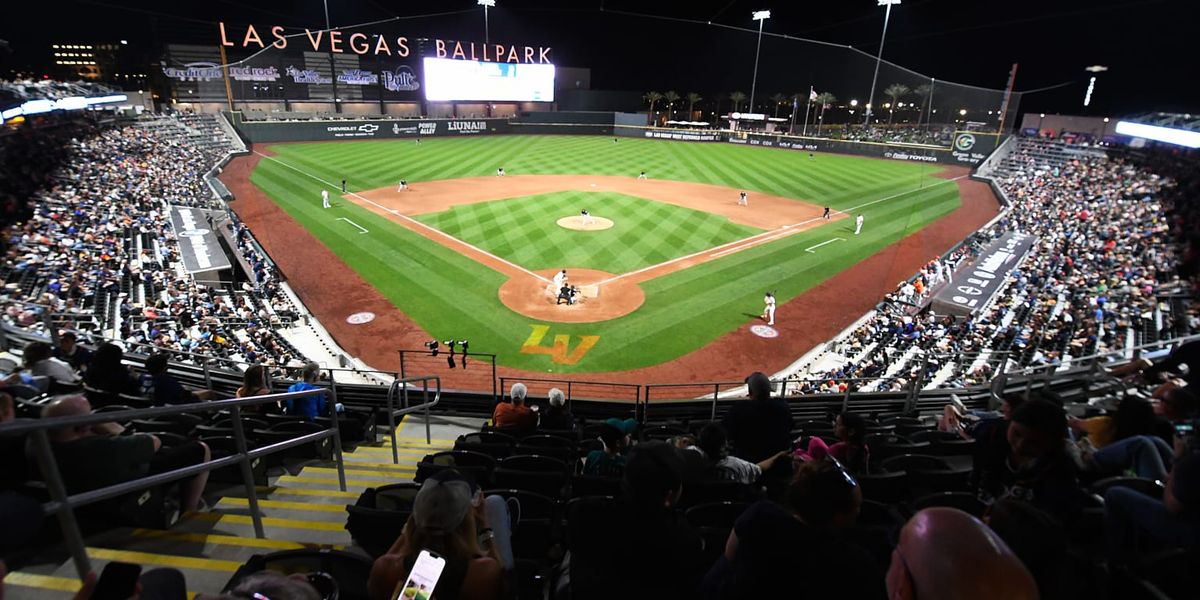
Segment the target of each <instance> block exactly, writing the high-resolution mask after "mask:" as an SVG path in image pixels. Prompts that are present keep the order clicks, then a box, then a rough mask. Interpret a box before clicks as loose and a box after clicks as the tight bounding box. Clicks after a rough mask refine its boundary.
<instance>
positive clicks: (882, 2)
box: [865, 0, 900, 127]
mask: <svg viewBox="0 0 1200 600" xmlns="http://www.w3.org/2000/svg"><path fill="white" fill-rule="evenodd" d="M878 2H879V6H884V7H887V8H886V9H885V11H884V13H883V34H882V35H880V36H879V55H878V56H876V57H875V75H874V76H872V77H871V95H870V96H869V97H867V111H866V113H867V118H866V121H865V124H866V125H867V126H868V127H869V126H870V125H871V109H872V108H875V82H876V81H878V80H879V63H881V62H883V41H884V40H885V39H887V26H888V19H890V18H891V16H892V5H893V4H900V0H878Z"/></svg>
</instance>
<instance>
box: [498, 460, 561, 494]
mask: <svg viewBox="0 0 1200 600" xmlns="http://www.w3.org/2000/svg"><path fill="white" fill-rule="evenodd" d="M492 480H493V482H494V485H495V487H497V488H501V489H511V490H523V491H527V492H535V493H538V494H541V495H543V496H547V497H549V498H559V497H561V496H562V491H563V488H564V487H566V484H567V475H566V473H564V472H562V471H557V472H549V471H541V472H539V471H522V470H518V469H509V468H506V467H505V466H504V465H503V461H501V465H500V466H499V467H497V468H496V470H495V471H493V472H492Z"/></svg>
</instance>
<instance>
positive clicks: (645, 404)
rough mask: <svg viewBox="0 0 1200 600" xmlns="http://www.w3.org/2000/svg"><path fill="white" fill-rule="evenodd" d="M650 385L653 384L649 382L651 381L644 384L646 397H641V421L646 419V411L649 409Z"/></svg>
mask: <svg viewBox="0 0 1200 600" xmlns="http://www.w3.org/2000/svg"><path fill="white" fill-rule="evenodd" d="M652 385H653V384H651V383H647V384H646V397H645V398H642V422H643V423H645V422H646V419H647V416H646V413H648V412H649V411H650V386H652Z"/></svg>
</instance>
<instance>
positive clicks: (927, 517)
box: [887, 507, 1038, 600]
mask: <svg viewBox="0 0 1200 600" xmlns="http://www.w3.org/2000/svg"><path fill="white" fill-rule="evenodd" d="M887 590H888V598H889V599H890V600H939V599H943V598H944V599H946V600H951V599H958V598H970V599H971V600H993V599H995V600H1000V599H1003V600H1034V599H1036V598H1037V597H1038V589H1037V584H1036V583H1035V582H1034V579H1033V577H1032V576H1031V575H1030V574H1029V570H1028V569H1026V568H1025V565H1023V564H1021V561H1020V559H1018V558H1017V556H1016V555H1014V554H1013V552H1012V550H1010V549H1009V548H1008V546H1007V545H1006V544H1005V543H1004V540H1002V539H1000V536H998V535H996V533H995V532H993V531H992V530H990V529H988V528H987V526H986V525H984V524H983V523H981V522H980V521H979V519H976V518H975V517H972V516H971V515H968V514H967V513H965V512H962V511H960V510H957V509H953V508H942V507H938V508H927V509H925V510H922V511H921V512H918V513H917V514H916V515H914V516H913V518H911V519H909V520H908V523H907V524H905V525H904V528H903V529H901V530H900V539H899V542H898V543H897V544H896V548H895V550H893V551H892V564H891V567H890V568H889V569H888V572H887Z"/></svg>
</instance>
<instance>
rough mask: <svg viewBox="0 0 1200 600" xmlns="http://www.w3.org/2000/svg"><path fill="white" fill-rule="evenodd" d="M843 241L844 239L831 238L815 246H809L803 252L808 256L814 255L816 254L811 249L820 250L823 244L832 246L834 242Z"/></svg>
mask: <svg viewBox="0 0 1200 600" xmlns="http://www.w3.org/2000/svg"><path fill="white" fill-rule="evenodd" d="M844 241H846V238H833V239H831V240H825V241H823V242H821V243H820V244H817V245H816V246H809V247H807V248H805V249H804V251H805V252H808V253H809V254H816V252H813V248H820V247H821V246H824V245H825V244H832V243H834V242H844Z"/></svg>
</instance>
